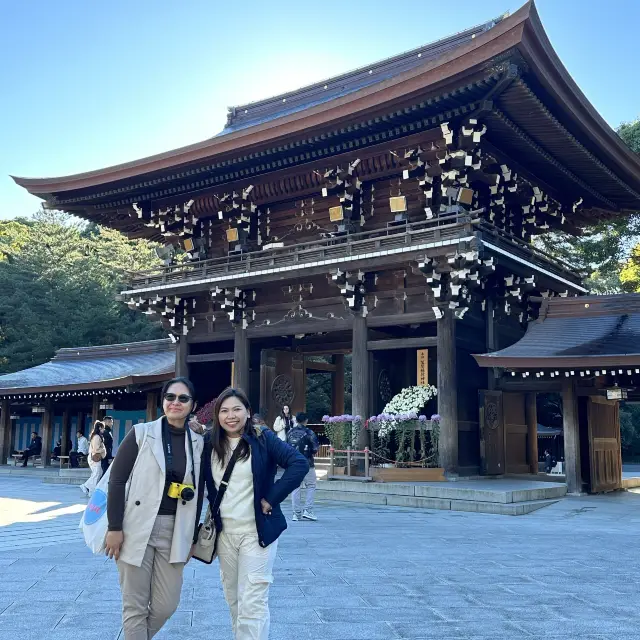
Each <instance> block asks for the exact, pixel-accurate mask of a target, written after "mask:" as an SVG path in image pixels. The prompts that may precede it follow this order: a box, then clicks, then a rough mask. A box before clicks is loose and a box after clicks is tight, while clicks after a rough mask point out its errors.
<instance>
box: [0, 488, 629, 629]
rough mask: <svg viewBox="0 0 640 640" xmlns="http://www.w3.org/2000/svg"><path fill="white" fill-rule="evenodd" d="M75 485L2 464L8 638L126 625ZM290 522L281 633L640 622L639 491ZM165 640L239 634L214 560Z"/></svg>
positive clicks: (281, 586)
mask: <svg viewBox="0 0 640 640" xmlns="http://www.w3.org/2000/svg"><path fill="white" fill-rule="evenodd" d="M82 508H83V500H82V497H81V495H80V491H79V489H78V488H77V487H73V486H59V485H45V484H42V482H41V481H40V480H37V479H35V478H34V479H31V478H11V477H10V476H5V477H0V639H2V640H31V639H35V638H37V639H38V640H62V639H63V638H64V639H67V638H69V637H74V636H75V637H78V638H80V639H82V640H94V639H95V640H98V639H100V640H115V639H116V638H119V637H121V628H120V602H119V599H120V596H119V592H118V586H117V573H116V570H115V566H114V563H113V562H111V561H108V560H106V559H105V558H101V557H94V556H92V555H91V554H90V553H89V551H88V550H87V549H86V548H85V547H84V545H83V542H82V541H81V538H80V531H79V530H78V528H77V523H78V520H79V513H78V512H79V511H80V510H82ZM317 512H318V515H319V517H320V520H319V521H318V522H317V523H313V522H300V523H291V525H290V528H289V530H288V531H287V532H286V533H285V534H284V535H283V537H282V538H281V544H280V547H279V556H280V557H279V560H278V562H277V563H276V568H275V581H274V584H273V587H272V590H271V612H272V631H271V639H272V640H293V639H296V640H365V639H366V640H391V639H393V638H407V639H409V638H410V639H413V640H420V639H422V640H426V639H436V638H437V639H438V640H453V639H455V640H463V639H464V640H480V639H489V638H491V639H492V640H525V639H527V640H530V639H533V638H535V639H542V638H545V639H548V638H563V639H567V640H568V639H574V638H583V639H585V640H596V639H598V640H604V639H613V638H615V639H617V640H631V639H632V638H633V639H634V640H637V638H639V637H640V630H639V629H638V627H639V626H640V619H639V616H638V613H637V612H638V609H639V607H640V562H639V560H638V553H637V550H636V546H637V538H638V527H639V525H640V494H636V493H621V494H614V495H609V496H596V497H589V498H567V499H565V500H562V501H561V502H559V503H557V504H556V505H553V506H551V507H548V508H546V509H543V510H541V511H537V512H535V513H533V514H531V515H528V516H522V517H518V518H514V517H509V516H494V515H484V514H474V513H455V512H449V511H429V510H422V509H420V510H419V509H404V508H399V507H376V506H359V505H355V504H345V503H328V502H327V503H321V504H319V505H318V508H317ZM156 637H157V638H158V640H163V639H165V640H166V639H167V638H180V639H182V640H196V639H197V640H205V639H206V640H229V639H230V638H231V633H230V625H229V621H228V612H227V609H226V606H225V603H224V600H223V598H222V591H221V588H220V583H219V577H218V571H217V567H215V566H213V567H207V566H205V565H202V564H199V563H194V564H189V565H188V567H187V569H186V572H185V585H184V591H183V596H182V602H181V604H180V609H179V611H178V612H177V613H176V614H175V616H174V617H173V618H172V620H171V621H170V622H169V624H168V626H167V627H166V628H165V629H164V630H163V631H162V632H161V633H160V634H159V635H158V636H156Z"/></svg>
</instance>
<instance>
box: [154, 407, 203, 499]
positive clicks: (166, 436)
mask: <svg viewBox="0 0 640 640" xmlns="http://www.w3.org/2000/svg"><path fill="white" fill-rule="evenodd" d="M189 429H190V427H189V425H188V424H187V423H186V422H185V425H184V437H185V438H186V439H187V442H188V443H189V455H190V456H191V478H192V482H193V486H194V487H195V486H196V482H197V478H196V465H195V460H194V457H193V442H191V434H190V433H189ZM162 443H163V445H164V457H165V460H166V461H167V471H168V470H169V469H170V470H171V471H173V444H172V442H171V433H170V431H169V421H168V420H167V419H166V418H163V419H162ZM180 484H182V480H180Z"/></svg>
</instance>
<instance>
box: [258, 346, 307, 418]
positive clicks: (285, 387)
mask: <svg viewBox="0 0 640 640" xmlns="http://www.w3.org/2000/svg"><path fill="white" fill-rule="evenodd" d="M305 395H306V376H305V368H304V356H303V355H302V354H301V353H296V352H293V351H278V350H275V349H264V350H263V351H262V353H261V354H260V407H259V410H260V411H264V412H265V414H266V415H264V416H262V417H263V418H264V419H265V420H266V422H267V424H269V425H272V424H273V423H274V422H275V419H276V417H277V416H278V415H279V414H280V412H281V411H282V407H283V406H284V405H285V404H286V405H289V408H290V409H291V413H292V414H293V415H295V414H296V413H297V412H298V411H304V408H305Z"/></svg>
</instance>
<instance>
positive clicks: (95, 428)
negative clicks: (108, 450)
mask: <svg viewBox="0 0 640 640" xmlns="http://www.w3.org/2000/svg"><path fill="white" fill-rule="evenodd" d="M100 429H104V423H103V422H100V420H96V421H95V422H94V423H93V429H91V435H90V436H89V441H91V440H92V438H93V436H100V440H103V437H102V434H101V433H100Z"/></svg>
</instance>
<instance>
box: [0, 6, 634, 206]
mask: <svg viewBox="0 0 640 640" xmlns="http://www.w3.org/2000/svg"><path fill="white" fill-rule="evenodd" d="M521 4H522V2H519V0H456V2H451V1H449V2H442V1H441V0H440V1H436V0H395V1H388V0H387V1H384V2H382V1H380V0H351V1H350V2H344V0H323V1H322V2H313V3H312V2H304V1H302V0H298V1H296V0H271V1H269V2H267V1H265V0H244V1H242V2H238V1H236V2H223V1H222V0H208V1H206V0H182V1H176V0H134V1H132V0H109V1H108V2H96V1H93V0H23V1H22V2H20V1H18V0H0V36H1V37H0V60H2V64H1V65H0V87H1V89H2V90H1V92H0V217H2V218H9V217H13V216H16V215H29V214H31V213H33V212H34V211H36V210H37V209H38V203H39V200H38V199H36V198H33V197H31V196H29V195H28V194H27V193H26V192H25V191H23V190H22V189H21V188H20V187H18V186H16V185H15V184H14V183H13V181H12V180H11V179H10V178H9V174H13V175H19V176H29V177H45V176H59V175H67V174H72V173H79V172H82V171H88V170H91V169H97V168H100V167H105V166H108V165H112V164H117V163H119V162H124V161H127V160H133V159H136V158H140V157H144V156H148V155H151V154H154V153H159V152H162V151H166V150H169V149H173V148H175V147H179V146H183V145H185V144H189V143H192V142H197V141H199V140H203V139H205V138H208V137H211V136H212V135H214V134H216V133H218V131H220V129H222V127H223V125H224V122H225V119H226V108H227V107H228V106H231V105H234V104H242V103H244V102H248V101H251V100H257V99H260V98H265V97H268V96H270V95H273V94H277V93H280V92H282V91H287V90H291V89H295V88H297V87H299V86H302V85H305V84H308V83H310V82H314V81H317V80H321V79H323V78H325V77H330V76H332V75H336V74H339V73H342V72H344V71H348V70H349V69H352V68H355V67H358V66H361V65H365V64H367V63H369V62H373V61H376V60H379V59H381V58H385V57H387V56H390V55H393V54H396V53H399V52H401V51H404V50H406V49H411V48H413V47H416V46H420V45H422V44H425V43H427V42H431V41H433V40H436V39H438V38H440V37H443V36H446V35H449V34H451V33H454V32H457V31H461V30H463V29H465V28H467V27H470V26H473V25H474V24H478V23H482V22H485V21H487V20H489V19H490V18H493V17H496V16H498V15H500V14H502V13H503V12H504V11H507V10H508V11H511V12H513V11H515V10H516V9H517V8H518V7H519V6H520V5H521ZM537 7H538V11H539V13H540V16H541V18H542V21H543V23H544V25H545V28H546V30H547V33H548V34H549V37H550V39H551V41H552V43H553V45H554V47H555V49H556V51H557V52H558V54H559V56H560V58H561V59H562V61H563V62H564V64H565V65H566V67H567V68H568V69H569V72H570V73H571V74H572V75H573V77H574V79H575V80H576V81H577V83H578V85H579V86H580V87H581V88H582V90H583V91H584V92H585V94H586V95H587V97H588V98H589V99H590V100H591V101H592V102H593V104H594V105H595V106H596V108H597V109H598V110H599V111H600V113H601V114H602V115H603V116H604V118H605V119H606V120H607V121H608V122H609V124H610V125H612V126H613V127H617V126H618V125H619V124H620V123H621V122H622V121H628V120H633V119H634V118H636V117H637V116H638V115H640V53H639V49H638V39H639V37H640V35H639V32H638V25H640V0H607V2H602V1H601V0H538V2H537Z"/></svg>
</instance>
